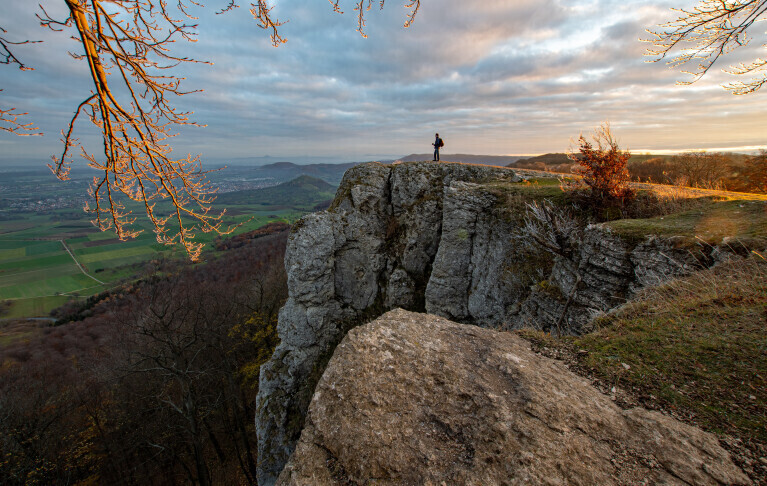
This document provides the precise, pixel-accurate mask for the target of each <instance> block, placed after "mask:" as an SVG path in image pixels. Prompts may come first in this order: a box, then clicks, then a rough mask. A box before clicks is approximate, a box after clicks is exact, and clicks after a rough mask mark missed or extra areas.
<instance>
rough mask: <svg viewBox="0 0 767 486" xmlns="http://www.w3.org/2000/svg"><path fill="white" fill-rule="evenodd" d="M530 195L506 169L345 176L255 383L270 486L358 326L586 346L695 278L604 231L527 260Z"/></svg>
mask: <svg viewBox="0 0 767 486" xmlns="http://www.w3.org/2000/svg"><path fill="white" fill-rule="evenodd" d="M527 186H530V184H527ZM525 187H526V183H525V182H524V180H523V178H521V177H520V176H519V175H518V174H517V173H515V172H514V171H512V170H511V169H505V168H498V167H487V166H475V165H464V164H439V163H425V162H424V163H405V164H400V165H381V164H375V163H373V164H365V165H361V166H357V167H354V168H352V169H350V170H349V171H348V172H347V173H346V174H345V176H344V179H343V181H342V183H341V186H340V187H339V190H338V193H337V195H336V198H335V200H334V202H333V204H332V206H331V207H330V209H328V210H327V211H324V212H321V213H315V214H311V215H308V216H306V217H304V218H303V219H301V220H300V221H299V222H298V223H297V224H296V225H295V227H294V229H293V233H292V234H291V236H290V238H289V242H288V248H287V253H286V257H285V265H286V269H287V272H288V288H289V299H288V301H287V303H286V304H285V306H284V307H283V309H282V310H281V311H280V317H279V326H278V332H279V335H280V339H281V342H280V344H279V346H278V347H277V349H276V351H275V353H274V355H273V356H272V359H271V360H270V361H269V362H268V363H267V364H266V365H264V366H263V367H262V369H261V376H260V383H259V393H258V398H257V402H258V403H257V408H258V412H257V417H256V426H257V431H258V437H259V468H260V470H259V481H260V484H272V483H273V482H274V481H275V479H276V477H277V475H278V474H279V472H280V471H281V470H282V467H283V466H284V464H285V463H286V462H287V460H288V457H289V456H290V454H291V453H292V451H293V449H294V447H295V444H296V441H297V440H298V437H299V434H300V432H301V429H302V427H303V424H304V418H305V415H306V411H307V408H308V406H309V402H310V399H311V397H312V393H313V391H314V387H315V385H316V383H317V382H318V380H319V378H320V376H321V375H322V372H323V370H324V368H325V366H326V363H327V361H328V360H329V359H330V356H331V355H332V353H333V350H334V349H335V347H336V345H337V344H338V343H339V342H340V341H341V339H342V338H343V337H344V335H345V334H346V333H347V332H348V330H349V329H351V328H353V327H355V326H356V325H359V324H362V323H364V322H368V321H370V320H371V319H373V318H375V317H378V316H379V315H381V314H383V313H384V312H385V311H387V310H389V309H393V308H397V307H401V308H404V309H407V310H411V311H418V312H428V313H430V314H436V315H439V316H444V317H447V318H449V319H451V320H454V321H458V322H462V323H470V324H476V325H479V326H483V327H496V328H498V327H502V328H516V327H520V326H522V325H525V324H527V325H533V326H537V327H540V328H544V329H548V328H551V327H552V326H554V325H555V323H556V324H560V325H561V327H562V329H564V330H565V331H566V332H575V333H577V332H578V331H579V329H580V328H581V326H582V325H583V324H584V323H585V322H587V321H588V320H589V318H590V316H592V315H593V314H594V313H598V312H601V311H606V310H609V309H610V308H612V307H614V306H616V305H618V304H620V303H622V302H625V299H626V298H628V297H630V296H631V295H632V293H634V292H635V291H636V290H637V289H639V288H641V287H642V286H645V285H647V284H649V283H656V282H658V281H659V280H662V279H664V278H670V277H672V276H675V275H678V274H680V273H685V272H689V271H690V270H691V269H693V268H695V267H696V266H697V265H699V258H697V257H695V256H694V255H692V254H691V253H690V252H689V251H688V250H687V249H680V248H679V247H678V246H679V245H676V244H675V243H674V241H673V240H671V239H662V238H657V237H647V238H642V239H639V240H636V239H634V240H632V239H626V238H622V237H621V236H619V235H615V234H613V233H612V232H611V231H610V230H609V228H605V227H604V226H600V225H595V226H590V227H588V228H587V229H586V230H585V232H584V234H583V237H582V239H581V241H580V242H579V245H578V249H577V252H575V253H574V254H573V255H572V256H570V257H569V258H563V257H556V258H555V257H553V256H551V255H548V254H545V253H534V252H533V253H531V252H530V251H529V250H525V248H524V245H523V244H522V243H521V242H520V240H519V239H518V238H515V235H516V234H517V233H518V232H519V227H520V225H521V222H522V217H523V213H524V210H525V202H526V201H528V200H530V198H541V197H543V196H545V194H546V192H545V191H539V190H537V189H536V188H534V187H533V188H532V189H530V190H527V189H525Z"/></svg>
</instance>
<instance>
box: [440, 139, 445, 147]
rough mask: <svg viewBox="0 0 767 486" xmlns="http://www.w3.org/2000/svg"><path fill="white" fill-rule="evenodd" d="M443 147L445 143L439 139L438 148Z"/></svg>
mask: <svg viewBox="0 0 767 486" xmlns="http://www.w3.org/2000/svg"><path fill="white" fill-rule="evenodd" d="M444 146H445V142H444V140H442V139H441V138H440V139H439V148H442V147H444Z"/></svg>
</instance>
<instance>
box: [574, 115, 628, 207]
mask: <svg viewBox="0 0 767 486" xmlns="http://www.w3.org/2000/svg"><path fill="white" fill-rule="evenodd" d="M577 143H578V152H577V153H576V152H575V151H571V152H570V153H569V154H568V156H569V157H570V159H571V160H573V161H575V162H577V163H578V166H577V167H576V169H575V173H577V174H579V175H580V176H582V180H581V183H582V184H583V185H585V187H586V189H587V190H588V197H589V199H590V200H591V201H590V202H591V204H592V206H593V207H595V208H596V207H599V206H600V205H604V206H605V207H609V206H612V205H615V204H616V203H621V204H622V203H624V202H625V201H626V200H627V199H630V198H631V197H633V195H634V191H633V189H631V187H630V186H629V181H630V180H631V176H630V175H629V171H628V161H629V158H630V157H631V153H630V152H629V151H628V150H622V149H621V148H620V147H619V146H618V142H617V140H616V139H615V136H614V135H613V133H612V130H611V129H610V124H609V123H603V124H602V125H600V126H599V128H597V129H595V130H594V134H593V135H592V137H591V141H589V140H587V139H586V137H584V136H583V135H580V137H578V142H577Z"/></svg>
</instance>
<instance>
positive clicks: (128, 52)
mask: <svg viewBox="0 0 767 486" xmlns="http://www.w3.org/2000/svg"><path fill="white" fill-rule="evenodd" d="M63 1H64V3H65V4H66V6H67V12H68V14H67V16H66V17H65V18H53V17H51V16H50V15H49V14H48V12H47V11H46V10H45V8H44V7H43V6H42V5H41V6H40V9H41V13H40V14H38V18H39V19H40V22H41V24H42V25H43V26H46V27H48V28H50V29H52V30H54V31H63V32H67V33H70V34H71V35H72V38H73V39H74V40H75V41H76V42H77V43H78V44H79V47H80V52H79V53H76V54H73V56H75V57H76V58H77V59H79V60H81V61H82V62H83V65H84V68H85V69H87V70H88V73H89V75H90V79H91V82H92V87H91V92H90V93H89V94H87V95H85V96H84V98H83V101H82V102H81V103H80V104H79V105H78V106H77V107H76V109H75V111H74V115H73V117H72V119H71V120H70V122H69V125H68V126H67V127H66V129H65V130H64V131H62V136H63V138H62V141H63V149H62V152H61V154H60V155H58V156H54V157H53V163H52V164H51V165H50V167H51V169H52V170H53V171H54V173H55V174H56V176H57V177H58V178H60V179H62V180H65V179H67V178H68V174H69V170H70V166H71V162H72V157H73V156H74V155H75V153H79V155H80V156H81V157H82V158H84V159H85V160H86V161H87V162H88V165H89V166H90V167H92V168H94V169H96V170H98V171H99V172H100V175H99V176H97V177H94V180H93V183H92V184H91V187H90V195H91V199H92V201H91V202H92V204H91V205H89V206H87V207H86V210H87V211H89V212H91V213H92V214H93V217H94V223H95V224H96V225H97V226H98V227H99V228H101V229H102V230H106V229H110V228H111V229H114V231H115V232H116V233H117V235H118V237H120V238H130V237H133V236H135V235H136V234H137V233H138V230H135V229H133V228H134V226H133V223H134V222H135V216H134V215H133V214H132V213H131V211H130V210H129V209H127V208H126V206H125V203H124V202H123V200H122V198H126V197H127V198H128V199H130V200H133V201H137V202H139V203H141V204H143V207H144V211H145V213H146V215H147V217H148V218H149V220H150V221H151V222H152V225H153V227H154V231H155V233H156V235H157V239H158V241H159V242H161V243H165V244H174V243H179V244H181V245H182V246H183V247H184V249H185V250H186V251H187V253H188V254H189V256H190V257H191V259H192V260H195V259H197V258H198V257H199V254H200V251H201V246H202V245H201V244H200V243H197V242H195V241H194V239H193V238H194V236H195V231H197V230H201V231H204V232H210V231H213V232H217V233H220V234H221V233H228V232H230V231H231V230H232V228H226V227H223V226H222V216H223V213H219V214H214V213H211V206H210V203H211V202H212V200H213V193H214V191H213V190H212V188H211V187H210V186H209V184H208V182H207V180H206V177H205V175H206V171H205V170H203V169H202V167H201V164H200V161H199V158H198V157H194V156H192V155H191V154H190V155H187V156H186V157H184V158H175V157H174V156H173V155H172V153H171V152H172V150H171V146H170V144H169V143H168V139H169V138H171V137H173V136H174V133H175V130H176V129H177V128H178V127H180V126H183V125H195V123H194V122H193V121H192V120H191V119H190V115H191V113H188V112H183V111H180V110H178V109H177V108H175V107H174V105H173V98H175V97H176V96H183V95H186V94H190V93H193V92H194V91H187V90H185V89H183V88H182V86H181V85H182V79H183V78H181V77H179V76H178V75H176V74H175V73H174V71H173V68H174V67H176V66H178V65H179V64H183V63H198V62H204V61H200V60H196V59H192V58H189V57H182V56H180V55H177V54H174V52H175V51H174V49H173V43H174V42H178V41H189V42H194V41H195V35H196V33H195V29H196V27H197V25H196V24H195V21H196V19H195V17H194V16H193V15H192V13H191V10H192V9H193V8H196V7H199V6H200V5H199V4H198V3H197V2H195V1H194V0H178V1H177V2H172V3H171V4H168V3H167V2H165V1H162V0H63ZM384 2H385V0H379V1H377V2H374V1H373V0H367V1H366V0H354V10H355V11H356V12H357V30H358V31H359V32H360V34H361V35H363V36H364V35H365V33H364V27H365V13H366V12H367V11H369V10H370V9H371V8H372V6H373V4H374V3H375V4H376V5H378V6H379V7H380V8H383V7H384ZM173 3H175V8H173V7H172V6H171V5H172V4H173ZM330 3H331V6H332V8H333V10H334V11H336V12H339V13H343V12H342V10H341V5H340V0H331V2H330ZM237 7H239V5H238V2H237V0H231V1H229V3H228V4H227V5H226V6H224V7H223V8H222V9H221V10H220V11H219V12H218V13H225V12H229V11H233V10H235V9H236V8H237ZM405 7H406V8H408V9H410V11H409V15H408V17H407V21H406V22H405V26H406V27H407V26H409V25H410V24H411V23H412V22H413V20H414V18H415V15H416V14H417V12H418V9H419V7H420V0H405ZM271 10H272V9H271V8H270V7H269V6H268V5H267V1H266V0H256V2H255V3H251V4H250V9H249V11H250V14H251V15H252V16H253V18H254V19H255V21H256V23H257V25H258V26H259V27H261V28H262V29H265V30H267V31H268V32H269V35H270V38H271V41H272V44H273V45H274V46H279V45H280V44H282V43H284V42H285V41H286V39H285V38H283V37H282V36H281V35H280V32H279V27H280V25H282V22H281V21H280V20H279V19H277V18H275V17H274V16H273V14H272V12H271ZM0 28H2V27H1V26H0ZM0 33H2V34H5V30H0ZM27 42H30V41H28V40H24V41H10V40H8V39H7V37H6V36H5V35H3V36H2V37H0V49H2V50H0V56H3V57H4V61H0V62H3V63H5V64H16V65H17V66H18V67H20V68H21V69H27V66H26V65H25V64H23V63H22V62H21V61H20V60H19V58H18V57H17V56H16V55H15V54H14V53H13V52H12V47H14V46H16V45H19V44H24V43H27ZM21 115H23V114H21V113H15V112H14V110H13V108H8V109H1V110H0V127H2V128H3V130H5V131H7V132H12V133H16V134H24V133H25V132H27V131H32V130H34V127H33V126H32V124H31V122H30V123H23V122H21V121H19V120H18V117H19V116H21ZM83 118H84V119H86V120H88V121H89V122H90V123H91V124H92V125H94V126H95V127H96V128H97V129H98V131H99V132H100V134H101V144H100V145H101V146H100V147H99V148H98V149H96V148H89V147H85V146H84V145H83V144H82V143H81V142H79V141H78V139H77V138H76V136H75V132H76V127H77V123H78V122H79V121H80V119H83ZM159 201H169V202H170V203H171V208H172V209H171V211H170V212H169V213H167V214H163V213H161V211H160V209H159V208H158V206H157V202H159ZM171 228H172V229H171Z"/></svg>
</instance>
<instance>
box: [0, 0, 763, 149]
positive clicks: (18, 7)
mask: <svg viewBox="0 0 767 486" xmlns="http://www.w3.org/2000/svg"><path fill="white" fill-rule="evenodd" d="M6 3H9V5H4V6H3V18H2V20H0V22H2V24H0V26H2V27H4V28H5V29H6V30H7V31H8V33H7V34H6V36H7V37H9V38H12V39H21V38H29V39H36V40H37V39H39V40H43V41H44V42H43V43H40V44H33V45H26V46H19V47H17V48H16V50H15V53H16V54H17V56H18V57H20V58H21V59H22V60H23V61H24V62H25V63H26V64H28V65H29V66H31V67H33V68H35V70H34V71H28V72H21V71H19V70H18V69H15V68H13V67H8V66H0V74H1V75H2V77H0V88H2V89H3V91H2V92H0V107H9V106H14V107H16V108H17V109H18V110H20V111H27V112H29V113H30V115H29V119H30V120H31V121H34V122H35V123H36V124H37V125H38V126H39V127H40V128H41V129H42V130H43V131H44V133H45V135H44V136H43V137H15V136H13V135H8V134H4V132H3V133H0V158H6V159H7V158H11V157H17V158H21V157H23V158H40V159H41V160H46V159H48V158H49V157H50V155H52V154H55V153H60V151H61V143H60V142H59V137H60V135H59V132H60V130H61V129H62V128H65V126H66V124H67V122H68V120H69V118H70V117H71V116H72V113H73V111H74V110H75V108H76V107H77V105H78V104H79V103H80V102H81V101H82V100H83V99H85V98H86V97H87V96H88V95H89V94H90V89H91V88H90V86H89V79H88V77H87V70H86V66H85V64H84V63H83V62H82V61H75V60H74V59H72V58H71V57H70V56H68V55H67V50H72V51H74V52H78V51H77V48H78V45H77V44H76V43H75V42H74V41H72V40H70V39H69V36H70V35H71V32H66V31H65V32H50V31H47V30H45V29H43V28H41V27H39V26H38V22H37V20H36V19H35V13H36V12H37V11H38V7H37V2H22V1H14V2H6ZM42 3H43V5H44V6H45V8H46V9H48V10H49V13H52V14H53V15H54V16H55V15H56V14H60V15H63V14H64V12H65V9H64V2H63V0H45V1H43V2H42ZM173 3H175V2H171V4H173ZM226 3H228V2H227V1H226V0H211V1H210V2H209V3H208V4H207V8H205V9H198V10H195V11H194V12H195V13H196V14H198V15H199V29H198V31H199V42H197V43H195V44H185V45H184V44H182V43H178V44H177V45H176V47H174V48H175V49H177V52H180V53H184V54H187V55H191V56H193V57H195V58H197V59H200V60H207V61H211V62H213V63H214V64H213V65H212V66H210V65H202V64H198V65H188V64H187V65H183V66H180V67H178V68H176V73H177V75H180V76H184V77H186V78H187V79H186V81H185V85H184V87H185V88H186V89H189V90H192V89H201V90H204V92H203V93H199V94H191V95H188V96H184V97H182V98H180V99H178V100H177V105H178V106H179V107H180V108H182V109H186V110H191V111H194V115H193V116H192V119H193V120H195V121H197V122H198V123H200V124H205V125H207V127H205V128H193V127H189V128H184V129H183V130H181V133H180V134H179V136H178V137H176V138H175V139H174V141H173V146H174V148H175V150H176V151H177V152H179V155H182V153H187V152H191V153H194V154H197V153H202V154H203V157H204V158H205V159H208V160H224V159H227V158H241V157H243V158H244V157H260V156H264V155H270V156H273V157H278V158H280V159H285V160H290V159H297V158H299V157H302V156H314V157H322V158H326V159H327V160H337V161H339V162H340V161H363V160H375V159H384V158H396V157H399V156H402V155H406V154H409V153H414V152H415V153H426V152H428V151H429V150H430V144H431V142H432V141H433V135H434V132H439V133H440V134H441V135H442V137H443V138H444V139H445V142H446V147H445V152H444V153H445V156H444V158H445V159H447V160H449V154H450V153H475V154H489V155H504V154H540V153H546V152H563V151H565V150H567V149H568V147H569V146H570V140H571V139H572V138H575V137H577V136H578V134H579V133H581V132H584V133H587V132H589V131H590V130H591V129H593V128H594V127H595V126H597V125H599V124H600V123H601V122H603V121H609V122H610V123H611V125H612V127H613V130H614V132H615V133H616V134H617V136H618V137H619V140H620V142H621V144H622V145H623V146H626V147H628V148H630V149H631V150H633V151H642V152H644V151H676V150H685V149H692V148H695V149H709V150H716V149H726V148H729V149H732V148H741V147H753V146H764V145H765V144H767V128H765V127H767V91H765V90H764V89H763V90H762V91H761V92H758V93H756V94H753V95H750V96H733V95H731V94H729V93H728V92H726V91H725V90H724V89H722V88H721V87H720V84H721V83H723V82H726V81H727V80H729V79H730V76H728V75H726V74H724V73H722V72H720V71H719V69H716V70H715V71H712V72H711V73H710V74H709V75H707V76H706V77H705V78H704V79H703V80H701V81H699V82H698V83H696V84H694V85H692V86H677V85H675V81H678V80H681V79H685V77H684V75H683V74H680V73H679V72H678V71H673V70H670V69H668V68H667V67H666V66H665V65H664V64H662V63H648V62H647V60H648V58H647V57H646V56H643V53H644V50H645V48H646V47H647V44H644V43H641V42H639V38H642V37H645V38H646V37H648V34H646V33H645V31H644V29H646V28H651V27H653V26H655V25H657V24H659V23H661V22H664V21H668V20H672V19H673V18H674V17H673V15H674V14H673V12H671V11H670V10H669V8H670V7H691V6H692V5H694V4H695V2H691V1H686V0H670V1H661V0H658V1H649V0H637V1H630V2H627V1H625V0H590V1H589V0H573V1H566V0H519V1H512V0H474V1H470V0H422V6H421V10H420V11H419V13H418V16H417V18H416V21H415V23H414V24H413V26H412V27H410V28H409V29H404V28H403V27H402V24H403V22H404V20H405V18H406V14H407V10H406V9H404V8H403V4H404V3H405V2H403V1H402V0H400V1H399V2H395V1H392V0H389V1H388V2H387V3H386V7H385V8H384V9H383V10H380V11H379V10H378V9H377V8H374V9H373V10H371V11H370V12H368V18H367V28H366V33H367V34H368V38H367V39H364V38H362V37H361V36H360V35H359V33H357V32H356V31H355V28H356V17H355V12H352V7H353V4H352V2H351V1H350V0H346V1H344V0H342V1H341V5H342V7H343V8H344V9H345V10H346V13H345V14H344V15H338V14H336V13H334V12H333V11H332V8H331V5H330V4H329V3H328V2H327V1H325V0H276V1H274V2H273V5H274V10H273V14H274V15H276V17H278V18H279V19H280V20H289V22H288V23H286V24H285V25H283V26H282V27H281V34H282V35H283V36H284V37H285V38H287V40H288V42H287V43H286V44H284V45H282V46H280V47H278V48H274V47H271V45H270V43H269V39H268V36H267V33H266V32H265V31H263V30H261V29H259V28H258V27H257V26H256V24H255V22H254V21H253V20H252V19H251V18H250V16H249V14H248V11H247V9H246V8H240V9H237V10H235V11H233V12H230V13H228V14H225V15H215V14H214V12H215V10H217V9H220V8H221V7H223V6H225V5H226ZM763 25H764V24H761V25H760V24H757V31H756V32H754V34H755V35H757V38H756V39H755V40H754V42H752V44H753V46H748V47H747V48H744V49H739V50H738V51H735V52H734V53H732V55H731V57H729V58H726V59H724V61H725V62H724V63H722V64H721V65H720V66H719V67H726V65H727V64H728V63H733V62H738V61H741V60H747V59H751V58H754V57H757V56H759V55H762V56H763V49H759V45H760V44H761V43H763V38H760V37H759V36H761V35H762V34H763V29H764V27H763ZM758 29H761V30H762V31H758ZM760 41H762V42H760ZM760 51H762V52H760ZM78 135H79V136H80V138H81V140H82V141H84V142H85V143H86V145H87V146H88V148H90V149H91V150H92V151H98V146H97V145H93V143H94V142H97V139H95V138H93V137H92V134H91V131H90V130H89V128H88V127H87V124H85V123H83V124H81V125H80V132H79V133H78Z"/></svg>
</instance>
